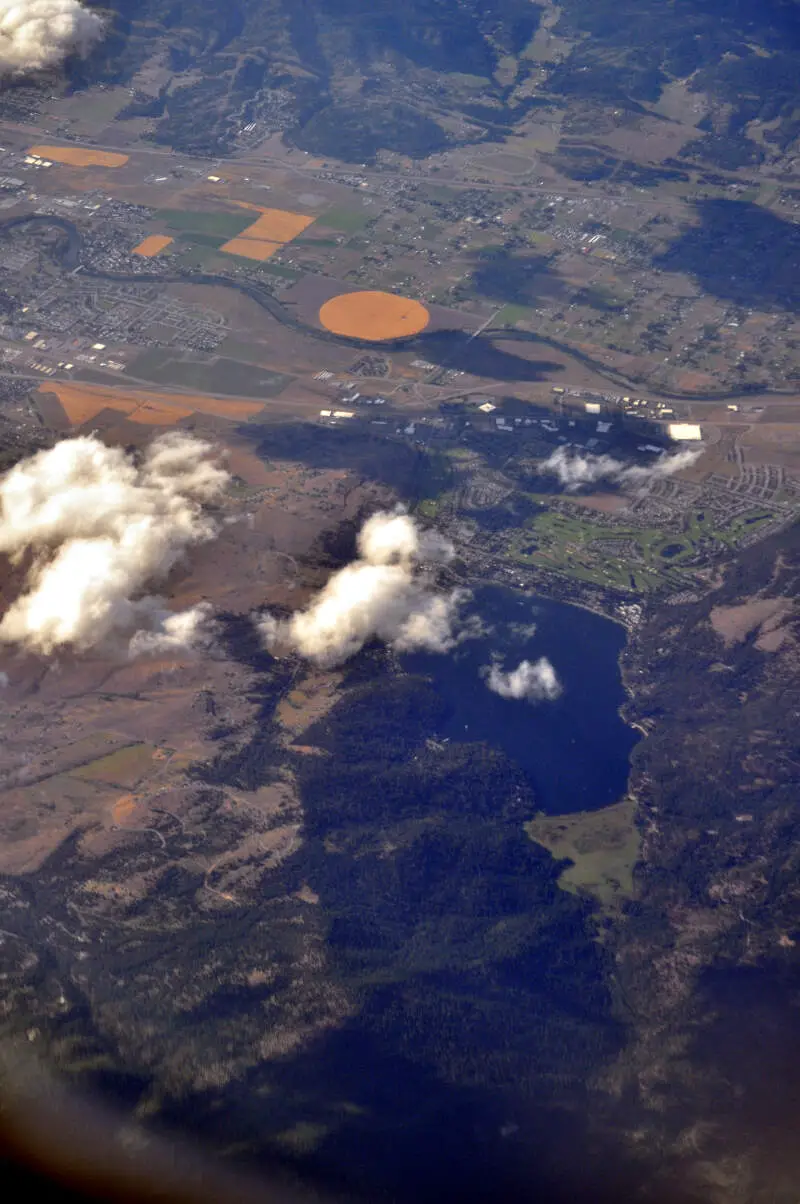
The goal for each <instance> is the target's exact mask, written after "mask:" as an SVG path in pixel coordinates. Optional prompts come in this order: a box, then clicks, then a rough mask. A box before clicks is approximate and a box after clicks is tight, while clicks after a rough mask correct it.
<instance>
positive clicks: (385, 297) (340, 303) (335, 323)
mask: <svg viewBox="0 0 800 1204" xmlns="http://www.w3.org/2000/svg"><path fill="white" fill-rule="evenodd" d="M430 317H431V316H430V314H429V313H428V311H427V309H426V308H425V306H424V305H420V303H419V301H412V300H411V298H410V297H397V296H395V294H394V293H377V292H375V293H373V292H367V293H342V295H341V296H339V297H332V298H331V300H330V301H326V302H325V304H324V305H323V307H322V309H321V310H320V311H319V320H320V322H321V323H322V325H323V326H324V327H325V329H326V330H330V331H331V332H332V333H333V334H343V335H346V336H347V337H348V338H352V339H369V340H370V341H372V342H376V343H377V342H381V341H382V340H383V339H402V338H404V337H405V336H406V335H412V334H419V332H420V331H421V330H424V329H425V327H426V326H427V325H428V322H429V321H430Z"/></svg>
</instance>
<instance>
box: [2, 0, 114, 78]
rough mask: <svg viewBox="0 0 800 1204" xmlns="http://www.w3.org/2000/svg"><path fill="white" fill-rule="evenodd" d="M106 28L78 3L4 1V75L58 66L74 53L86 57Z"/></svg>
mask: <svg viewBox="0 0 800 1204" xmlns="http://www.w3.org/2000/svg"><path fill="white" fill-rule="evenodd" d="M103 28H104V26H103V21H102V18H101V17H99V16H98V15H97V13H94V12H92V11H91V10H90V9H87V8H84V7H83V5H82V4H79V3H78V0H0V72H6V73H16V72H25V71H41V70H42V69H43V68H45V67H57V66H58V65H59V63H62V62H63V61H64V59H65V58H66V57H67V56H68V55H70V54H86V53H87V52H88V51H89V50H90V49H91V47H92V46H93V45H94V43H95V42H96V41H98V39H99V38H100V37H102V34H103Z"/></svg>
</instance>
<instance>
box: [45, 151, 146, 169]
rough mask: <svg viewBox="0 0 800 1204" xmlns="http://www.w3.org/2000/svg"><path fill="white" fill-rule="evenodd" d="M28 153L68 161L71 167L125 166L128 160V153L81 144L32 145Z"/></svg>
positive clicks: (54, 160)
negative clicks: (92, 148)
mask: <svg viewBox="0 0 800 1204" xmlns="http://www.w3.org/2000/svg"><path fill="white" fill-rule="evenodd" d="M28 154H29V155H38V156H39V158H40V159H52V160H53V162H54V163H67V164H69V166H70V167H124V166H125V164H126V163H127V162H128V155H120V154H116V153H115V152H114V151H101V150H91V149H90V148H88V147H81V146H31V147H29V148H28Z"/></svg>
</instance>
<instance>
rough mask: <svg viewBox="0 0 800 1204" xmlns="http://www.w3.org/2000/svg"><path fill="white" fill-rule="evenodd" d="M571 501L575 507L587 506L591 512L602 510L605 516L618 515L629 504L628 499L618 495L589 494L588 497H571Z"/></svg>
mask: <svg viewBox="0 0 800 1204" xmlns="http://www.w3.org/2000/svg"><path fill="white" fill-rule="evenodd" d="M569 500H570V502H571V503H572V504H573V505H574V506H585V507H586V508H587V509H589V510H600V511H602V512H603V513H604V514H616V512H617V511H618V510H624V509H625V507H626V506H627V504H628V502H627V499H626V498H624V497H620V496H619V494H616V493H595V494H587V496H586V497H571V498H570V499H569Z"/></svg>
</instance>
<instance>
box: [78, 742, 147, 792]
mask: <svg viewBox="0 0 800 1204" xmlns="http://www.w3.org/2000/svg"><path fill="white" fill-rule="evenodd" d="M155 751H156V748H155V746H154V745H153V744H130V745H128V747H127V748H120V749H118V750H117V751H116V752H113V753H110V754H109V755H108V756H106V757H100V758H98V760H96V761H90V762H89V763H88V765H81V766H80V768H79V769H73V770H72V771H71V774H70V777H73V778H80V779H81V780H82V781H85V782H109V783H110V784H111V785H114V786H128V787H130V786H135V785H136V783H137V782H138V781H140V779H141V778H142V777H144V775H145V774H146V773H147V772H148V771H149V770H151V769H152V768H153V754H154V753H155Z"/></svg>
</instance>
